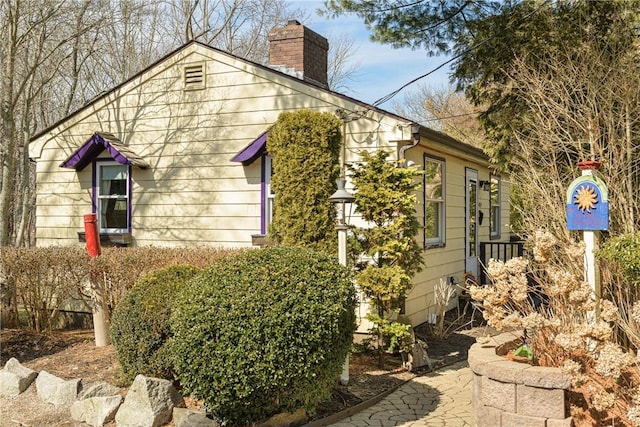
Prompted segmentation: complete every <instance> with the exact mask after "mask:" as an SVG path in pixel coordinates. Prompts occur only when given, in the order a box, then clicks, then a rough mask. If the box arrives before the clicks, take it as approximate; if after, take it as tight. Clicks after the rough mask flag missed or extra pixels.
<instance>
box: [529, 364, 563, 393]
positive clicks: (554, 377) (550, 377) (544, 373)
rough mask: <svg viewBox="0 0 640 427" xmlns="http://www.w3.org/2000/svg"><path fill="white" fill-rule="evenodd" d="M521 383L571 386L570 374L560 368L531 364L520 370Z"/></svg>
mask: <svg viewBox="0 0 640 427" xmlns="http://www.w3.org/2000/svg"><path fill="white" fill-rule="evenodd" d="M522 384H525V385H528V386H531V387H540V388H561V389H564V390H568V389H569V387H571V376H570V375H568V374H565V373H562V371H561V370H560V369H550V368H548V367H544V366H531V367H529V369H527V370H525V371H523V372H522Z"/></svg>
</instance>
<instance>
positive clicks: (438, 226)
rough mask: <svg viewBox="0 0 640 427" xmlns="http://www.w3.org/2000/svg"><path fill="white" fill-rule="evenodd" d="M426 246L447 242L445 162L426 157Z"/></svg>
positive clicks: (441, 244) (440, 244)
mask: <svg viewBox="0 0 640 427" xmlns="http://www.w3.org/2000/svg"><path fill="white" fill-rule="evenodd" d="M424 171H425V173H424V246H425V247H434V246H443V245H444V242H445V236H444V234H445V233H444V230H445V185H444V176H445V162H444V160H441V159H436V158H434V157H430V156H425V157H424Z"/></svg>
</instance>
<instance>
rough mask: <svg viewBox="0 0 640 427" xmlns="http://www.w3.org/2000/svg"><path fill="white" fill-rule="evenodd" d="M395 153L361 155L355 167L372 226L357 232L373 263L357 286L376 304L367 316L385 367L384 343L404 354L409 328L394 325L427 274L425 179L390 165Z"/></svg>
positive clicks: (358, 197) (358, 200)
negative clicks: (420, 210)
mask: <svg viewBox="0 0 640 427" xmlns="http://www.w3.org/2000/svg"><path fill="white" fill-rule="evenodd" d="M388 156H389V153H388V152H386V151H378V152H376V153H373V154H372V153H369V152H367V151H364V152H362V153H361V163H359V164H357V165H355V166H351V167H350V168H349V169H350V171H351V179H352V182H353V185H354V187H355V189H356V192H355V204H356V208H355V212H356V213H360V214H361V215H362V218H363V219H364V220H365V221H367V222H368V223H369V224H370V227H363V228H357V229H355V237H356V241H357V244H358V246H359V248H358V250H360V251H361V252H362V254H363V255H364V256H365V257H366V259H367V260H368V262H366V263H364V264H362V265H360V266H359V267H358V269H359V272H358V273H357V274H356V282H357V283H358V285H359V286H360V287H361V289H362V290H363V292H364V293H365V295H366V296H367V297H368V298H369V299H370V301H371V304H372V307H373V308H374V311H373V312H372V313H370V314H369V315H368V316H367V317H368V319H369V320H371V321H372V322H373V323H374V324H375V325H376V327H375V329H374V334H376V336H377V339H378V350H379V360H378V363H379V365H380V366H381V367H382V365H383V364H384V347H385V346H384V345H383V343H384V338H385V336H386V337H388V338H389V339H390V344H391V345H390V347H391V349H401V350H402V349H403V348H402V347H403V344H406V343H407V337H408V329H409V325H403V324H400V323H398V322H394V321H391V320H390V319H389V314H390V313H392V312H393V311H394V310H398V309H399V307H400V304H401V303H402V301H403V300H404V298H405V297H406V296H407V294H408V293H409V291H410V290H411V286H412V284H411V278H412V277H413V275H414V274H415V273H417V272H418V271H420V270H421V269H422V263H423V259H422V249H421V247H420V245H419V244H418V242H417V241H416V239H415V238H416V235H417V234H418V232H419V231H420V228H421V227H420V223H419V222H418V219H417V218H416V211H415V206H416V196H415V191H416V190H417V188H418V186H419V185H420V183H419V181H418V180H416V177H418V176H420V175H421V174H422V172H421V171H419V170H418V169H416V168H415V167H401V166H400V165H399V164H397V163H396V162H389V161H387V157H388Z"/></svg>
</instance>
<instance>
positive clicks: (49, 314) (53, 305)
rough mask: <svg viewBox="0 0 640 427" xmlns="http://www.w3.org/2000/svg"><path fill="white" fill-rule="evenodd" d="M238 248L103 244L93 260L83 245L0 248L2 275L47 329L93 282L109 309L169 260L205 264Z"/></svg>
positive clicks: (83, 298) (87, 299)
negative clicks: (71, 246) (112, 245)
mask: <svg viewBox="0 0 640 427" xmlns="http://www.w3.org/2000/svg"><path fill="white" fill-rule="evenodd" d="M234 251H236V250H231V249H220V248H208V247H200V248H157V247H141V248H103V250H102V255H100V256H99V257H97V258H95V259H93V260H91V259H90V258H89V256H88V255H87V253H86V251H85V249H84V248H80V247H76V248H68V247H46V248H15V247H5V248H2V249H0V258H1V262H2V265H3V268H4V273H5V276H6V280H7V281H10V283H11V284H12V285H14V286H15V287H16V290H17V292H16V295H17V298H18V302H19V303H21V304H22V306H23V308H24V310H25V311H26V314H27V319H28V324H29V327H31V328H32V329H34V330H36V331H38V332H41V331H47V330H50V329H51V328H52V327H53V326H54V324H55V320H56V318H57V316H58V314H59V312H60V307H61V304H62V303H64V302H65V301H68V300H75V301H79V302H82V303H84V304H85V306H86V307H87V309H90V308H91V301H92V295H91V287H89V286H88V285H89V283H90V282H89V280H90V278H92V279H93V285H94V286H97V290H98V291H99V292H101V293H102V296H103V298H104V300H105V302H106V303H107V305H108V308H110V309H113V308H114V307H115V306H116V305H117V304H118V302H119V301H120V300H121V299H122V297H123V296H124V295H125V293H126V292H127V291H128V290H129V289H131V287H132V286H133V285H134V284H135V283H136V282H137V281H138V280H139V279H140V278H141V277H142V276H144V275H145V274H147V273H149V272H152V271H154V270H159V269H162V268H165V267H168V266H171V265H190V266H194V267H199V268H204V267H206V266H207V265H209V264H211V263H213V262H215V261H217V260H219V259H221V258H223V257H225V256H226V255H228V254H229V253H231V252H234Z"/></svg>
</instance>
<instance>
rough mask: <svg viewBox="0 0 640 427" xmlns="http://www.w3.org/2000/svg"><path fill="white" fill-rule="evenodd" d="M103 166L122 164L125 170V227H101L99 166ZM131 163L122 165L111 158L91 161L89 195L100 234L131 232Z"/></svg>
mask: <svg viewBox="0 0 640 427" xmlns="http://www.w3.org/2000/svg"><path fill="white" fill-rule="evenodd" d="M103 166H122V167H125V168H126V170H127V180H126V181H127V185H126V188H127V194H126V199H127V211H126V221H127V227H126V228H103V227H102V215H101V214H100V207H101V204H100V199H101V197H100V182H99V181H100V179H99V178H100V168H102V167H103ZM131 172H132V168H131V165H123V164H121V163H118V162H116V161H114V160H113V159H96V160H94V161H93V177H92V193H93V194H92V197H91V199H92V200H91V205H92V211H93V213H95V214H96V217H97V219H98V232H99V233H100V234H109V235H121V234H127V233H131V217H132V215H131V213H132V203H131V200H132V191H131V190H132V188H131Z"/></svg>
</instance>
